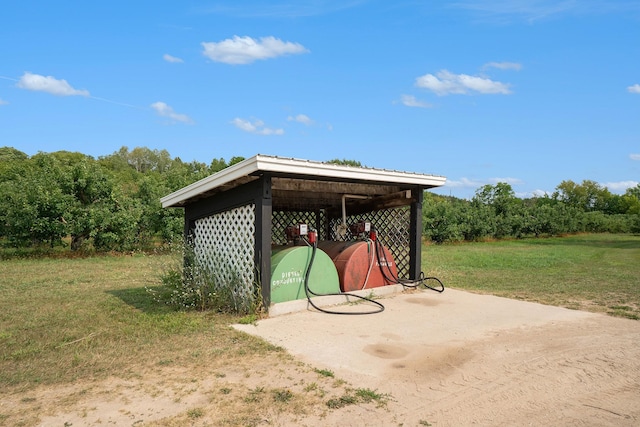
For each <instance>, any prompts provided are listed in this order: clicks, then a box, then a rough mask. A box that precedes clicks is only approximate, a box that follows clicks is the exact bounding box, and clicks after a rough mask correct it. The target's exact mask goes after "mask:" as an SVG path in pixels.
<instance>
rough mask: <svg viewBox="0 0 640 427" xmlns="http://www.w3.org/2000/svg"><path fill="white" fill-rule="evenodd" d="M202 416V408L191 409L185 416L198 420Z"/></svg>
mask: <svg viewBox="0 0 640 427" xmlns="http://www.w3.org/2000/svg"><path fill="white" fill-rule="evenodd" d="M203 415H204V411H203V410H202V408H192V409H189V410H188V411H187V416H188V417H189V418H191V419H195V418H200V417H202V416H203Z"/></svg>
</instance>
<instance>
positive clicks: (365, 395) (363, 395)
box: [356, 388, 389, 405]
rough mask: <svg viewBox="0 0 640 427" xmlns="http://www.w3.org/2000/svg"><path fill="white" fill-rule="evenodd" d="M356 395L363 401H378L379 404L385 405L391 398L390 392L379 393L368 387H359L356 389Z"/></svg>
mask: <svg viewBox="0 0 640 427" xmlns="http://www.w3.org/2000/svg"><path fill="white" fill-rule="evenodd" d="M356 396H357V397H358V399H359V400H360V401H361V402H364V403H369V402H374V401H375V402H378V404H379V405H385V404H386V403H387V401H388V400H389V395H388V394H381V393H378V392H377V391H376V390H370V389H368V388H359V389H357V390H356Z"/></svg>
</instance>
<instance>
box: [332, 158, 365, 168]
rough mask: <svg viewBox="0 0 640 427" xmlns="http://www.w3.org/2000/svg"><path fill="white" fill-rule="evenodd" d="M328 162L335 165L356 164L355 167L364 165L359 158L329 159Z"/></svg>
mask: <svg viewBox="0 0 640 427" xmlns="http://www.w3.org/2000/svg"><path fill="white" fill-rule="evenodd" d="M327 163H332V164H334V165H343V166H355V167H362V163H360V162H359V161H357V160H348V159H342V160H341V159H332V160H329V161H328V162H327Z"/></svg>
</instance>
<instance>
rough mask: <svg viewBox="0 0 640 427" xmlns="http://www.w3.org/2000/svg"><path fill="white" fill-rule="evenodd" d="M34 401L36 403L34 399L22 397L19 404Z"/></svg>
mask: <svg viewBox="0 0 640 427" xmlns="http://www.w3.org/2000/svg"><path fill="white" fill-rule="evenodd" d="M35 401H36V398H35V397H23V398H22V399H20V402H22V403H31V402H35Z"/></svg>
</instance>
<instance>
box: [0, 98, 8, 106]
mask: <svg viewBox="0 0 640 427" xmlns="http://www.w3.org/2000/svg"><path fill="white" fill-rule="evenodd" d="M7 104H9V101H5V100H4V99H2V98H0V105H7Z"/></svg>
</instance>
